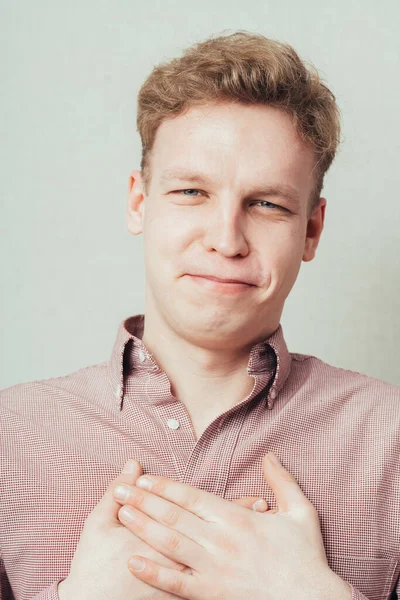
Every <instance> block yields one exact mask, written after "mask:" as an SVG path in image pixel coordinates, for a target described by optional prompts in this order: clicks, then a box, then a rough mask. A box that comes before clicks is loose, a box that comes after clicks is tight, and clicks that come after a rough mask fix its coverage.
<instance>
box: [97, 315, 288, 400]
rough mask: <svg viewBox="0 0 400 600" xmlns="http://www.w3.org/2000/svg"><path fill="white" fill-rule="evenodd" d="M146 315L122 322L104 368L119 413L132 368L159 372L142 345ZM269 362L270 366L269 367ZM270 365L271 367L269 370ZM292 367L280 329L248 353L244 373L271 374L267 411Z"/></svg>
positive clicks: (151, 356) (279, 327) (280, 327)
mask: <svg viewBox="0 0 400 600" xmlns="http://www.w3.org/2000/svg"><path fill="white" fill-rule="evenodd" d="M144 319H145V315H143V314H137V315H133V316H131V317H127V318H126V319H124V320H123V321H122V322H121V323H120V325H119V327H118V331H117V336H116V339H115V342H114V346H113V349H112V353H111V357H110V360H109V361H108V364H107V369H108V376H109V379H110V383H111V386H112V390H113V393H114V395H115V397H116V399H117V402H118V406H119V408H120V409H121V406H122V398H123V392H124V377H125V375H126V374H127V373H128V372H129V371H130V370H132V367H133V364H135V367H140V368H141V369H145V370H148V371H150V372H152V371H157V370H158V371H160V369H159V367H158V365H157V363H156V362H155V360H154V358H153V355H152V354H150V352H149V351H148V350H147V348H146V346H145V345H144V344H143V342H142V336H143V332H144ZM271 358H272V359H273V360H272V363H271ZM271 364H272V365H273V366H272V367H271ZM290 366H291V354H290V353H289V351H288V349H287V346H286V342H285V339H284V337H283V330H282V326H281V325H280V324H279V326H278V328H277V329H276V330H275V331H274V333H272V334H271V335H270V336H269V337H268V338H266V339H265V340H264V341H261V342H258V343H257V344H255V345H254V346H253V347H252V349H251V352H250V357H249V362H248V365H247V372H248V373H249V375H253V374H254V375H257V373H259V374H262V373H264V372H266V371H271V368H272V370H273V373H272V380H271V382H270V384H269V389H268V393H267V395H266V401H267V405H268V408H272V407H273V405H274V403H275V400H276V398H277V396H278V394H279V392H280V390H281V389H282V387H283V385H284V383H285V381H286V379H287V378H288V375H289V372H290Z"/></svg>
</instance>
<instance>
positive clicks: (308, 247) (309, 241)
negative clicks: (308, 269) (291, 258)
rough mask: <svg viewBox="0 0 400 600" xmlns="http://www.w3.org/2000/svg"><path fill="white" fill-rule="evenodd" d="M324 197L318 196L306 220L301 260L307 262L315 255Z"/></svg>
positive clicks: (324, 206) (322, 219) (320, 231)
mask: <svg viewBox="0 0 400 600" xmlns="http://www.w3.org/2000/svg"><path fill="white" fill-rule="evenodd" d="M325 208H326V198H320V199H319V202H318V204H317V206H316V207H315V209H314V211H313V212H312V214H311V216H310V217H309V219H308V222H307V232H306V239H305V244H304V253H303V259H302V260H303V261H304V262H308V261H310V260H312V259H313V258H314V256H315V252H316V250H317V247H318V244H319V239H320V237H321V233H322V230H323V228H324V220H325Z"/></svg>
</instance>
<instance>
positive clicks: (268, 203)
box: [252, 200, 285, 210]
mask: <svg viewBox="0 0 400 600" xmlns="http://www.w3.org/2000/svg"><path fill="white" fill-rule="evenodd" d="M254 203H255V204H265V205H268V206H265V208H281V209H282V210H285V209H284V208H283V207H282V206H278V205H277V204H273V203H272V202H267V200H255V201H254V202H252V204H254Z"/></svg>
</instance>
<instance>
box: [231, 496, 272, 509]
mask: <svg viewBox="0 0 400 600" xmlns="http://www.w3.org/2000/svg"><path fill="white" fill-rule="evenodd" d="M232 502H234V503H235V504H239V506H243V508H250V509H251V510H255V511H256V512H266V511H267V510H268V502H267V501H266V500H264V498H260V496H246V497H245V498H235V500H232Z"/></svg>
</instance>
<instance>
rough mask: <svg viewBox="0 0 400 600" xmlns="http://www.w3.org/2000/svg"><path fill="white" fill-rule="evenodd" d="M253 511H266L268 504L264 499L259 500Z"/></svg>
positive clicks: (255, 503)
mask: <svg viewBox="0 0 400 600" xmlns="http://www.w3.org/2000/svg"><path fill="white" fill-rule="evenodd" d="M252 508H253V510H258V511H264V510H266V508H267V502H266V501H265V500H264V498H259V499H258V500H256V501H255V502H254V504H253V506H252Z"/></svg>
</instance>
